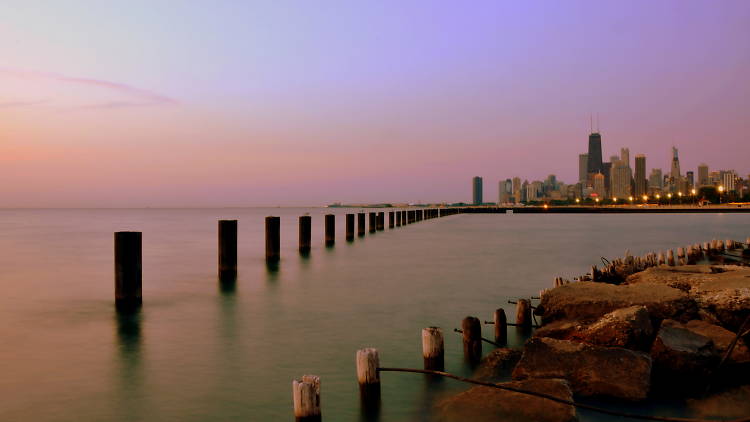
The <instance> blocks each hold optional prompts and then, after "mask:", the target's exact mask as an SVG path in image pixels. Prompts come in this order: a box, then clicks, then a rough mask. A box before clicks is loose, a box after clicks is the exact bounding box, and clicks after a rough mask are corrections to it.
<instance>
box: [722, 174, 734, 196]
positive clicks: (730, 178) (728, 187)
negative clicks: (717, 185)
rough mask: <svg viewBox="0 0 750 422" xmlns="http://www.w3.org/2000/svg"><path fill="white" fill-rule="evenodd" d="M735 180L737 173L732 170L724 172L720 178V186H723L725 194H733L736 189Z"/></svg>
mask: <svg viewBox="0 0 750 422" xmlns="http://www.w3.org/2000/svg"><path fill="white" fill-rule="evenodd" d="M736 178H737V173H735V172H734V170H729V171H726V172H724V176H723V177H722V185H723V186H724V191H725V192H733V191H735V190H737V187H736V185H735V179H736Z"/></svg>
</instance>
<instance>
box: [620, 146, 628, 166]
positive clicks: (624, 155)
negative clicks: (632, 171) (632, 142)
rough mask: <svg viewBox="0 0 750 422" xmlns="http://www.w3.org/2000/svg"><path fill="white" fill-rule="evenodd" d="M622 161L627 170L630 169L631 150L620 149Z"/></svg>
mask: <svg viewBox="0 0 750 422" xmlns="http://www.w3.org/2000/svg"><path fill="white" fill-rule="evenodd" d="M620 160H622V161H624V162H625V166H626V167H627V168H630V148H620Z"/></svg>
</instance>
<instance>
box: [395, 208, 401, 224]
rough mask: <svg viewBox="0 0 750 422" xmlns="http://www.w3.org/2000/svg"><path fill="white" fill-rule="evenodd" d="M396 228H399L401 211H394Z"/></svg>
mask: <svg viewBox="0 0 750 422" xmlns="http://www.w3.org/2000/svg"><path fill="white" fill-rule="evenodd" d="M396 227H401V211H396Z"/></svg>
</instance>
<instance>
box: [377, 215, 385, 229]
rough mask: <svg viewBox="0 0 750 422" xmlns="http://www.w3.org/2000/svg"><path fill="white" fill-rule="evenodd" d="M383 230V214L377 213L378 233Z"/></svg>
mask: <svg viewBox="0 0 750 422" xmlns="http://www.w3.org/2000/svg"><path fill="white" fill-rule="evenodd" d="M382 230H385V212H383V211H381V212H379V213H378V231H382Z"/></svg>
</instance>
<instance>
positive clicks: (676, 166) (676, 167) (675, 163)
mask: <svg viewBox="0 0 750 422" xmlns="http://www.w3.org/2000/svg"><path fill="white" fill-rule="evenodd" d="M669 177H671V178H672V180H674V182H675V183H676V182H677V181H678V180H680V177H681V176H680V158H679V157H678V156H677V148H675V147H672V170H671V171H670V172H669Z"/></svg>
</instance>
